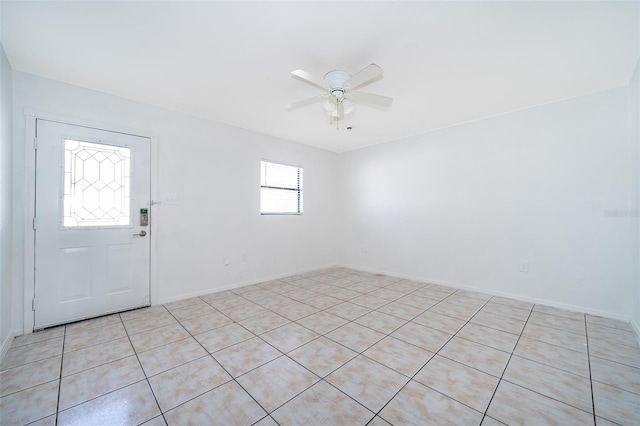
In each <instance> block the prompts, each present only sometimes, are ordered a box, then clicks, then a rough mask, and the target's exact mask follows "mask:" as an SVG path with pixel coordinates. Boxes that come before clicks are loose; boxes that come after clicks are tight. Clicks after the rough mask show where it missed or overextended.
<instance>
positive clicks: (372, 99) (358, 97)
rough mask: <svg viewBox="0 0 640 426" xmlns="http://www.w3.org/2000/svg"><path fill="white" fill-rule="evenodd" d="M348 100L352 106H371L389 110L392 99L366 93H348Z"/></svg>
mask: <svg viewBox="0 0 640 426" xmlns="http://www.w3.org/2000/svg"><path fill="white" fill-rule="evenodd" d="M348 98H349V100H350V101H351V102H353V103H354V104H361V105H367V106H373V107H378V108H383V109H386V108H389V107H390V106H391V103H392V102H393V98H388V97H386V96H381V95H374V94H373V93H366V92H355V93H349V94H348Z"/></svg>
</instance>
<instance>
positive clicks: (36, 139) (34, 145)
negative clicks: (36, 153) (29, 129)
mask: <svg viewBox="0 0 640 426" xmlns="http://www.w3.org/2000/svg"><path fill="white" fill-rule="evenodd" d="M33 149H38V138H37V137H35V138H33Z"/></svg>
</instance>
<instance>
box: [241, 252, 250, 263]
mask: <svg viewBox="0 0 640 426" xmlns="http://www.w3.org/2000/svg"><path fill="white" fill-rule="evenodd" d="M248 257H249V255H248V254H247V253H245V254H243V255H242V261H243V262H246V261H247V258H248Z"/></svg>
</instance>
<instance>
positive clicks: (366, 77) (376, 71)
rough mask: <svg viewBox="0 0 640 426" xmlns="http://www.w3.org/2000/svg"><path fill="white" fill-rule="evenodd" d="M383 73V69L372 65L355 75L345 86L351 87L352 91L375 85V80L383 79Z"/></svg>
mask: <svg viewBox="0 0 640 426" xmlns="http://www.w3.org/2000/svg"><path fill="white" fill-rule="evenodd" d="M382 73H383V71H382V68H380V67H379V66H378V65H376V64H371V65H369V66H368V67H365V68H364V69H362V70H360V71H359V72H357V73H356V74H355V75H353V76H352V77H351V78H350V79H349V80H347V81H346V83H345V84H348V85H350V86H351V90H355V89H357V88H358V87H362V86H364V85H366V84H368V83H373V80H376V79H378V78H381V77H382Z"/></svg>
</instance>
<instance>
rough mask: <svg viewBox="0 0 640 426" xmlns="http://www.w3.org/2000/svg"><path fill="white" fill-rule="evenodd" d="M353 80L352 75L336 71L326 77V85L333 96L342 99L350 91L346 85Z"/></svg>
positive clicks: (330, 72)
mask: <svg viewBox="0 0 640 426" xmlns="http://www.w3.org/2000/svg"><path fill="white" fill-rule="evenodd" d="M350 78H351V74H349V73H348V72H347V71H342V70H335V71H329V72H328V73H326V74H325V75H324V79H323V80H324V84H325V86H327V88H328V89H329V92H331V94H332V95H334V96H335V97H336V98H337V99H341V98H342V97H343V96H344V93H345V92H346V90H347V89H348V87H346V85H345V83H346V82H347V80H349V79H350Z"/></svg>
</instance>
